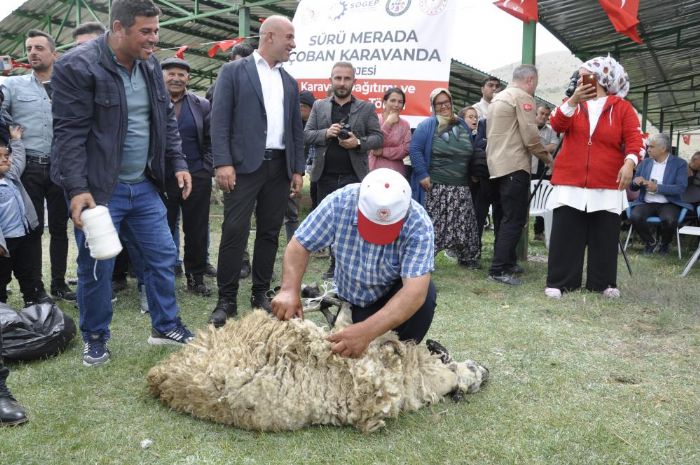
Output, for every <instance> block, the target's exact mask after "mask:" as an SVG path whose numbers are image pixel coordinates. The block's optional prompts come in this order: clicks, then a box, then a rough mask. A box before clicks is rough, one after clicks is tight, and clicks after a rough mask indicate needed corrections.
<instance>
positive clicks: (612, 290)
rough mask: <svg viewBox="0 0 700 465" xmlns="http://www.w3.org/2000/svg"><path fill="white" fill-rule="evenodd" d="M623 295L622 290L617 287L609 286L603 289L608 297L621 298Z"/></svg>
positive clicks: (604, 294)
mask: <svg viewBox="0 0 700 465" xmlns="http://www.w3.org/2000/svg"><path fill="white" fill-rule="evenodd" d="M621 295H622V294H620V290H619V289H618V288H616V287H609V288H607V289H606V290H604V291H603V296H604V297H607V298H608V299H619V298H620V296H621Z"/></svg>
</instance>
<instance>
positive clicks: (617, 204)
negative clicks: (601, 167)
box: [552, 96, 637, 215]
mask: <svg viewBox="0 0 700 465" xmlns="http://www.w3.org/2000/svg"><path fill="white" fill-rule="evenodd" d="M607 99H608V97H607V96H606V97H603V98H598V99H595V100H589V101H588V102H586V103H587V105H588V120H589V122H590V130H591V132H590V134H589V135H591V136H592V135H593V131H594V130H595V127H596V125H597V124H598V120H599V119H600V115H601V113H602V112H603V107H604V106H605V102H606V101H607ZM576 108H577V107H572V106H571V105H569V104H568V102H564V103H562V104H561V105H560V106H559V109H558V111H561V112H562V113H564V114H565V115H566V116H569V117H571V116H573V114H574V112H575V111H576ZM625 158H626V159H629V160H632V161H633V162H634V164H635V165H636V164H637V157H636V155H632V154H630V155H627V157H625ZM552 192H553V194H554V195H553V197H554V203H553V206H552V208H557V207H561V206H562V205H566V206H568V207H571V208H575V209H576V210H580V211H585V212H588V213H592V212H597V211H609V212H611V213H615V214H617V215H619V214H621V213H622V211H623V210H625V209H626V208H627V206H628V205H629V203H628V202H627V192H626V191H618V190H616V189H588V188H586V187H574V186H554V190H553V191H552Z"/></svg>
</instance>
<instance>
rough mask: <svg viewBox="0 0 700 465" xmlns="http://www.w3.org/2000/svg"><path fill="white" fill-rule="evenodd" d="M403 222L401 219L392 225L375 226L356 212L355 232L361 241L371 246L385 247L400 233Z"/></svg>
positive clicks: (358, 211)
mask: <svg viewBox="0 0 700 465" xmlns="http://www.w3.org/2000/svg"><path fill="white" fill-rule="evenodd" d="M403 222H404V220H403V218H402V219H401V220H399V221H397V222H396V223H393V224H377V223H374V222H372V221H370V220H369V219H368V218H367V217H366V216H365V215H363V214H362V212H361V211H360V210H357V230H358V231H359V232H360V236H362V239H364V240H366V241H367V242H370V243H372V244H377V245H387V244H391V243H392V242H394V241H395V240H396V238H397V237H399V234H400V233H401V228H402V227H403Z"/></svg>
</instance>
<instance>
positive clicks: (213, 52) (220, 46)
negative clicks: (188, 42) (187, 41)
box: [207, 37, 245, 58]
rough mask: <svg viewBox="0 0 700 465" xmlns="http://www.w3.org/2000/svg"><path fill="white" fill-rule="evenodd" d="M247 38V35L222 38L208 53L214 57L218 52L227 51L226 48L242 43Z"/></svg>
mask: <svg viewBox="0 0 700 465" xmlns="http://www.w3.org/2000/svg"><path fill="white" fill-rule="evenodd" d="M244 40H245V37H237V38H235V39H228V40H222V41H220V42H217V43H215V44H214V46H213V47H212V48H210V49H209V52H208V53H207V55H209V57H210V58H214V55H216V52H218V51H219V50H221V51H222V52H225V51H226V50H228V49H230V48H231V47H233V46H234V45H237V44H240V43H241V42H243V41H244Z"/></svg>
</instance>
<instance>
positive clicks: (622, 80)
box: [581, 54, 630, 98]
mask: <svg viewBox="0 0 700 465" xmlns="http://www.w3.org/2000/svg"><path fill="white" fill-rule="evenodd" d="M581 68H583V69H585V70H587V71H590V72H591V73H594V74H595V75H596V76H597V77H598V83H599V84H600V85H601V86H603V88H604V89H605V91H606V92H607V93H608V95H617V96H618V97H620V98H625V96H626V95H627V92H629V90H630V79H629V77H628V76H627V73H626V72H625V68H623V67H622V65H621V64H620V63H618V62H617V61H615V59H614V58H613V57H611V56H610V54H608V56H606V57H596V58H592V59H590V60H588V61H587V62H585V63H584V64H582V65H581Z"/></svg>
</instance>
